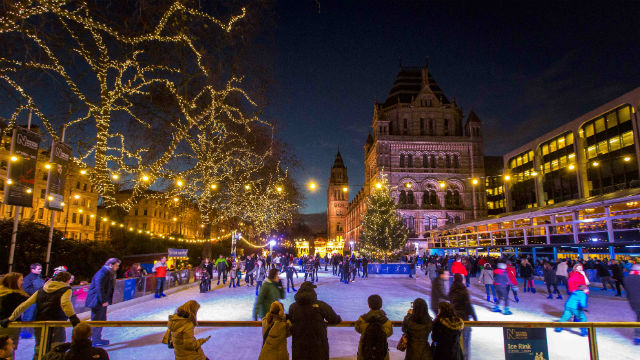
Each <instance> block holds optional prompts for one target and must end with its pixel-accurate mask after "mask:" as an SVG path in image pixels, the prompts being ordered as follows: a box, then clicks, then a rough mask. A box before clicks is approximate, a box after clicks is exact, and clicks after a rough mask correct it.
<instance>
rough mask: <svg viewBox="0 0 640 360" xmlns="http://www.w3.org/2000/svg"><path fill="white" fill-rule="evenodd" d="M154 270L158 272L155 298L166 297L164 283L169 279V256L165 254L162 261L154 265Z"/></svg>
mask: <svg viewBox="0 0 640 360" xmlns="http://www.w3.org/2000/svg"><path fill="white" fill-rule="evenodd" d="M152 272H154V273H156V294H155V298H156V299H159V298H161V297H165V296H166V295H165V294H164V283H165V281H167V257H166V256H163V257H162V259H160V261H158V262H157V263H155V264H154V265H153V270H152Z"/></svg>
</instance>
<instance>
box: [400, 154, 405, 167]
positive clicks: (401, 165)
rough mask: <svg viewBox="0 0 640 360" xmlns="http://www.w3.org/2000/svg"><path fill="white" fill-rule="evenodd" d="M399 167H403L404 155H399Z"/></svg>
mask: <svg viewBox="0 0 640 360" xmlns="http://www.w3.org/2000/svg"><path fill="white" fill-rule="evenodd" d="M400 167H404V154H400Z"/></svg>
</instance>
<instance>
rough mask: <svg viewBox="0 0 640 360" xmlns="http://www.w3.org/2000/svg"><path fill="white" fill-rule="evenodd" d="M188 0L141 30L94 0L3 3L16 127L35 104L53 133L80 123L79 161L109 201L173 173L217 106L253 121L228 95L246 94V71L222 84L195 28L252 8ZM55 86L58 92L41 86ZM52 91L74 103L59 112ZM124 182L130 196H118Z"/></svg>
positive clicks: (6, 69) (3, 62)
mask: <svg viewBox="0 0 640 360" xmlns="http://www.w3.org/2000/svg"><path fill="white" fill-rule="evenodd" d="M183 3H184V2H183V1H175V2H172V3H171V4H170V5H169V7H168V8H166V9H165V10H164V11H163V12H162V14H161V16H158V17H149V18H151V19H157V21H156V22H155V24H154V25H153V26H151V27H150V28H147V27H144V28H143V29H142V31H137V32H136V31H135V29H134V30H130V29H127V30H125V27H126V22H125V24H123V26H122V27H123V28H122V29H120V28H117V27H116V26H114V24H116V23H117V22H118V20H119V19H108V20H109V21H107V19H105V17H104V16H103V15H104V13H98V12H96V11H95V8H94V7H92V6H96V5H94V4H93V3H91V2H88V1H83V0H76V1H70V0H41V1H37V2H36V1H30V0H21V1H5V2H4V7H5V10H6V11H5V12H3V14H2V16H1V17H0V39H2V41H0V43H2V44H3V45H2V46H0V82H3V87H4V90H5V92H6V94H5V95H6V98H10V99H14V100H15V101H14V105H15V107H14V110H13V112H12V115H11V116H10V118H9V125H10V126H14V125H15V123H16V120H17V119H18V117H20V116H21V115H22V114H24V113H25V112H28V111H32V113H33V115H34V117H35V118H37V119H39V120H40V121H41V122H42V124H43V125H44V128H45V129H46V131H47V132H48V133H49V134H50V135H51V136H52V137H53V138H54V139H59V138H60V137H61V136H62V133H61V131H62V130H60V128H59V127H58V126H57V125H61V124H62V125H63V126H64V127H66V129H67V132H69V131H73V130H74V128H77V129H78V131H79V132H80V133H81V134H82V140H80V141H78V143H77V146H75V149H74V150H75V153H76V156H75V161H76V162H77V163H78V165H80V166H83V167H87V176H88V177H89V178H90V180H91V182H92V183H93V184H94V186H95V188H96V189H97V191H98V192H99V194H100V195H101V196H102V198H103V199H104V203H105V206H107V207H119V208H122V209H124V210H128V209H130V207H131V206H132V205H133V204H135V202H136V201H137V200H139V199H140V198H141V197H144V196H145V194H147V193H148V192H147V191H146V190H147V189H149V187H151V186H153V185H154V184H155V185H156V186H158V183H161V182H162V181H163V179H174V178H175V172H176V170H175V168H173V167H172V166H170V165H171V161H172V160H174V159H175V154H176V152H178V151H179V149H180V147H181V146H184V144H185V141H187V140H189V137H190V136H191V135H192V130H193V129H194V127H199V128H206V131H216V129H217V127H216V126H217V121H218V118H219V116H220V114H225V115H226V116H225V121H230V122H236V123H238V125H240V126H247V124H248V123H250V122H253V121H255V120H256V119H255V118H251V117H249V118H247V117H244V116H236V114H234V112H235V111H236V109H235V108H234V107H228V106H227V103H226V102H225V101H224V99H226V98H227V97H228V96H229V94H232V93H234V94H241V95H246V94H244V91H243V90H242V89H241V88H239V86H238V84H239V78H237V77H233V76H229V77H228V79H229V80H228V81H224V82H222V84H223V85H222V86H217V85H216V84H219V83H220V82H219V81H216V80H214V79H216V78H217V79H219V78H220V74H211V73H210V71H209V69H208V67H207V66H206V65H205V64H206V60H205V59H204V53H205V51H204V50H203V49H205V48H206V45H208V44H202V43H201V42H198V39H197V37H196V36H194V33H197V31H202V29H201V28H209V27H211V28H213V29H214V30H215V29H217V30H218V31H219V32H222V33H225V34H226V33H230V32H232V30H233V28H234V25H235V24H236V22H237V21H238V20H240V19H242V18H243V17H244V16H245V14H246V10H245V8H242V9H238V10H237V12H236V14H235V15H231V16H228V17H227V18H228V19H227V20H226V21H223V20H219V19H217V18H215V17H213V16H211V15H209V14H207V13H205V12H202V11H199V10H195V9H192V8H189V7H187V6H185V5H184V4H183ZM207 31H212V30H211V29H209V30H207ZM187 73H188V74H189V78H188V79H187V78H185V76H184V75H185V74H187ZM185 83H188V84H187V85H185ZM48 84H54V85H55V87H53V89H54V90H55V91H50V92H48V93H47V92H46V91H43V90H42V89H43V87H46V85H48ZM48 89H52V87H48ZM43 92H44V94H43ZM55 95H60V97H63V95H68V96H69V99H66V98H65V101H66V102H68V104H70V105H73V107H72V109H71V110H70V111H67V110H66V109H65V111H64V112H61V111H59V109H58V110H52V106H51V103H50V102H51V101H55V100H51V99H52V98H55ZM245 99H247V100H248V96H245ZM61 119H64V120H61ZM211 129H213V130H211ZM68 138H69V133H67V139H68ZM121 187H124V188H130V189H132V191H131V194H132V195H131V197H130V198H129V199H127V200H125V201H120V202H119V201H117V200H116V198H115V194H116V193H117V191H118V189H119V188H121Z"/></svg>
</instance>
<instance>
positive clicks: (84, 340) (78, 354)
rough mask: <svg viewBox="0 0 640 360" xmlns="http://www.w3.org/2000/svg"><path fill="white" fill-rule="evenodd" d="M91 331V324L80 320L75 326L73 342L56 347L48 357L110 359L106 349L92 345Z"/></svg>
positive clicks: (72, 359)
mask: <svg viewBox="0 0 640 360" xmlns="http://www.w3.org/2000/svg"><path fill="white" fill-rule="evenodd" d="M91 333H92V329H91V326H90V325H89V324H87V323H86V322H80V323H79V324H78V325H76V327H74V328H73V332H72V335H71V342H70V343H64V344H60V345H58V346H56V347H54V348H53V350H51V352H50V353H47V356H46V358H47V359H51V358H55V359H64V360H87V359H96V360H109V354H108V353H107V351H106V350H104V349H101V348H99V347H94V346H92V343H91Z"/></svg>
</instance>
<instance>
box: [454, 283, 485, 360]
mask: <svg viewBox="0 0 640 360" xmlns="http://www.w3.org/2000/svg"><path fill="white" fill-rule="evenodd" d="M449 301H450V302H451V305H452V306H453V308H454V310H455V312H456V315H457V316H458V317H459V318H461V319H462V320H464V321H468V320H470V319H473V321H478V317H477V316H476V311H475V310H474V309H473V305H471V298H470V297H469V291H468V290H467V286H466V284H465V283H464V282H463V279H462V275H460V274H455V275H454V276H453V285H451V290H450V291H449ZM470 343H471V328H470V327H465V328H464V329H463V330H462V344H463V349H464V351H463V353H464V358H465V359H469V344H470Z"/></svg>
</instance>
